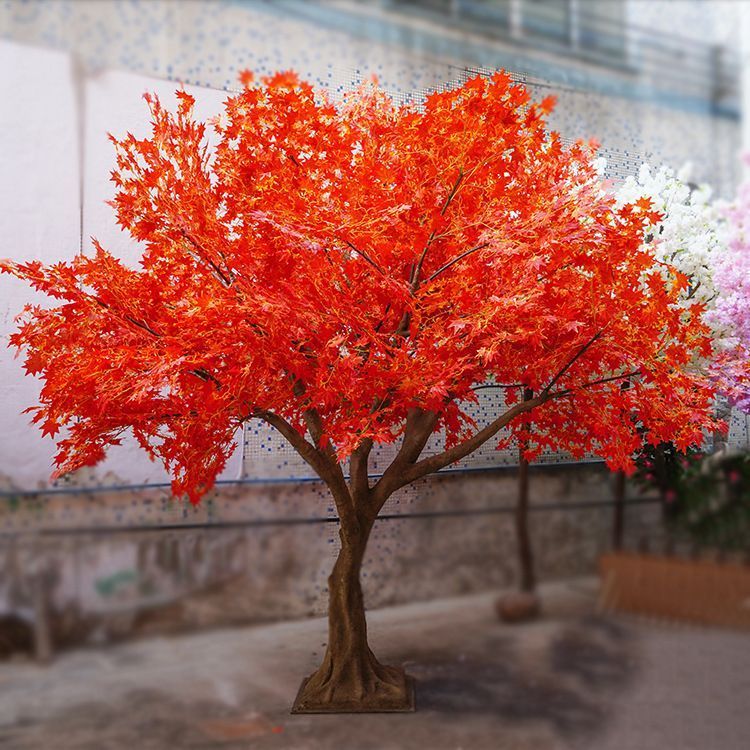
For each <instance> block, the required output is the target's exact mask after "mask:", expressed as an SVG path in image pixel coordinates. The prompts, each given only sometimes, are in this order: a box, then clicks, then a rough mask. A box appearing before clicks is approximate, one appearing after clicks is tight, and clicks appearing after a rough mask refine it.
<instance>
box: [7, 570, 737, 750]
mask: <svg viewBox="0 0 750 750" xmlns="http://www.w3.org/2000/svg"><path fill="white" fill-rule="evenodd" d="M595 590H596V584H595V582H594V581H592V580H585V581H584V580H578V581H571V582H568V583H565V584H555V585H550V586H545V587H543V589H542V595H543V602H544V606H545V614H544V616H543V617H542V618H541V619H540V620H538V621H537V622H534V623H532V624H527V625H522V626H518V625H516V626H509V625H503V624H501V623H499V622H498V621H497V619H496V618H495V616H494V614H493V607H492V604H493V601H494V599H495V596H494V595H487V594H484V595H480V596H471V597H462V598H458V599H450V600H442V601H437V602H430V603H425V604H414V605H409V606H406V607H395V608H391V609H384V610H379V611H374V612H370V613H369V623H370V637H371V643H372V646H373V650H374V651H375V653H376V654H378V656H379V658H380V659H381V660H382V661H384V662H387V663H394V664H398V663H400V664H404V665H405V666H406V667H407V669H408V671H409V673H410V674H412V675H413V676H414V677H416V678H417V681H418V682H417V706H418V711H417V713H415V714H395V715H394V714H389V715H385V714H377V715H356V716H353V715H332V716H310V715H307V716H291V715H290V714H289V713H288V711H289V707H290V704H291V702H292V699H293V697H294V695H295V693H296V691H297V688H298V686H299V682H300V679H301V678H302V677H303V676H304V675H305V674H307V673H309V672H311V671H312V670H313V668H314V667H315V666H316V663H317V662H318V660H319V659H320V658H321V655H322V651H323V647H324V640H325V623H324V621H323V620H307V621H302V622H293V623H283V624H279V625H272V626H263V627H253V628H242V629H234V630H221V631H213V632H210V633H200V634H196V635H188V636H180V637H174V638H154V639H144V640H141V641H137V642H131V643H127V644H123V645H119V646H116V647H110V648H106V649H89V650H80V651H76V652H70V653H66V654H62V655H60V656H59V657H58V658H57V659H56V661H55V662H54V663H53V664H52V665H50V666H49V667H38V666H36V665H34V664H29V663H4V664H2V665H0V748H3V749H5V748H8V750H42V748H44V750H68V749H69V748H70V749H75V750H121V749H125V748H127V749H128V750H152V749H153V750H167V749H169V750H173V749H177V748H203V749H206V750H207V749H208V748H228V749H231V750H234V749H237V750H239V748H243V750H244V749H247V748H253V749H255V748H257V749H258V750H272V749H276V748H279V749H281V748H283V749H284V750H324V749H326V750H327V749H328V748H336V750H366V749H368V748H371V749H372V750H411V749H412V748H415V749H417V748H418V749H419V750H443V749H445V750H448V749H449V748H450V749H451V750H458V749H463V750H484V749H485V748H486V749H487V750H503V749H504V748H509V749H511V748H512V750H525V749H526V748H529V749H531V748H533V749H534V750H553V749H555V750H557V749H560V750H563V749H571V748H576V749H577V748H582V749H589V750H745V748H747V747H748V746H749V745H748V737H750V710H748V706H750V702H749V701H750V636H748V635H745V634H739V633H733V632H729V631H719V630H704V629H699V628H690V627H679V626H674V625H666V624H657V623H652V622H647V621H644V620H636V619H633V618H621V617H618V618H614V617H608V618H602V617H598V616H596V615H595V614H594V593H595Z"/></svg>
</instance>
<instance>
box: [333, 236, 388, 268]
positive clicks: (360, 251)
mask: <svg viewBox="0 0 750 750" xmlns="http://www.w3.org/2000/svg"><path fill="white" fill-rule="evenodd" d="M341 241H342V242H343V243H344V244H345V245H348V246H349V247H350V248H351V249H352V250H354V252H355V253H357V255H360V256H362V258H364V260H366V261H367V262H368V263H369V264H370V265H371V266H372V267H373V268H374V269H375V270H376V271H378V273H380V274H381V275H382V276H385V275H386V274H385V271H384V270H383V269H382V268H381V267H380V266H379V265H378V264H377V263H376V262H375V261H374V260H373V259H372V258H371V257H370V256H369V255H367V253H364V252H362V250H360V249H359V248H358V247H355V246H354V245H353V244H352V243H351V242H349V240H341Z"/></svg>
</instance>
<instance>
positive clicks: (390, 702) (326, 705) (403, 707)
mask: <svg viewBox="0 0 750 750" xmlns="http://www.w3.org/2000/svg"><path fill="white" fill-rule="evenodd" d="M389 670H393V671H394V672H396V671H397V672H398V673H399V674H400V676H401V677H402V678H403V689H402V690H399V691H398V694H396V695H394V694H393V693H392V692H391V693H390V694H389V695H383V694H381V693H379V692H373V693H368V694H366V695H364V696H363V697H362V698H360V699H353V698H352V699H337V698H333V699H332V700H317V699H315V698H314V697H311V696H309V695H306V693H305V688H306V686H307V683H308V682H309V681H310V679H311V678H310V677H305V679H304V680H302V684H301V685H300V687H299V691H298V692H297V697H296V698H295V699H294V704H293V705H292V710H291V711H290V713H293V714H381V713H413V712H414V711H416V710H417V704H416V696H415V690H414V678H413V677H409V675H407V674H406V673H405V672H404V670H403V669H400V668H398V667H389ZM311 677H312V675H311Z"/></svg>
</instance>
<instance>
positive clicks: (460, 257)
mask: <svg viewBox="0 0 750 750" xmlns="http://www.w3.org/2000/svg"><path fill="white" fill-rule="evenodd" d="M489 244H490V243H489V242H483V243H482V244H481V245H477V246H476V247H472V248H471V249H470V250H466V251H465V252H463V253H461V255H458V256H456V257H455V258H453V260H450V261H448V262H447V263H445V264H444V265H442V266H440V268H438V270H437V271H435V273H433V274H432V276H430V277H429V278H428V279H427V282H428V283H429V282H430V281H434V280H435V279H436V278H437V277H438V276H440V274H441V273H443V271H447V270H448V269H449V268H450V267H451V266H453V265H455V264H456V263H458V261H460V260H463V259H464V258H465V257H466V256H468V255H471V254H472V253H476V252H477V251H479V250H484V248H485V247H487V246H488V245H489Z"/></svg>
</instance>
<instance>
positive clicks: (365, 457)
mask: <svg viewBox="0 0 750 750" xmlns="http://www.w3.org/2000/svg"><path fill="white" fill-rule="evenodd" d="M372 445H373V443H372V440H370V439H367V440H363V441H362V442H361V443H360V444H359V446H358V447H357V448H356V450H355V451H354V452H353V453H352V455H351V456H350V457H349V489H350V491H351V495H352V498H353V499H356V500H360V499H366V498H367V497H368V495H369V494H370V481H369V477H368V463H369V458H370V451H371V450H372ZM356 500H355V503H356Z"/></svg>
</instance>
